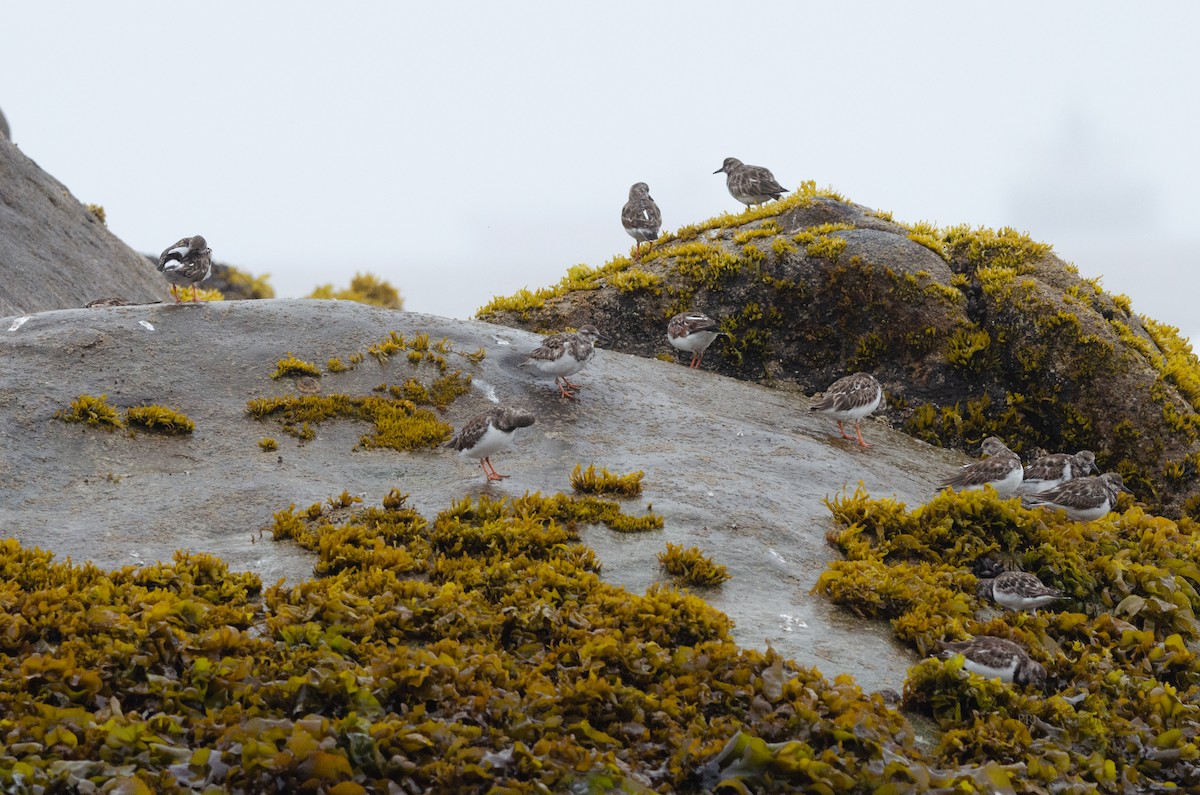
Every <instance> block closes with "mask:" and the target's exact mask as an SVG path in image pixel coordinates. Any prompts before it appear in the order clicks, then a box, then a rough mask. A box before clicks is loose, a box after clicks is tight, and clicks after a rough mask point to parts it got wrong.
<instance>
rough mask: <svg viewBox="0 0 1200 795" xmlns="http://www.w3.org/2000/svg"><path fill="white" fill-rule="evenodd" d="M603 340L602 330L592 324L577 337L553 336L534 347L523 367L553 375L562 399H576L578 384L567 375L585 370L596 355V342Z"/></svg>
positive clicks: (577, 334)
mask: <svg viewBox="0 0 1200 795" xmlns="http://www.w3.org/2000/svg"><path fill="white" fill-rule="evenodd" d="M603 339H605V337H604V335H603V334H601V333H600V330H599V329H597V328H596V327H595V326H593V325H592V324H590V323H588V324H587V325H585V326H583V327H582V328H580V329H579V331H576V332H575V333H574V334H569V333H564V334H552V335H550V336H549V337H546V339H544V340H542V344H541V345H539V346H538V347H537V348H534V350H533V351H532V352H531V353H530V354H529V358H528V359H526V360H525V361H523V362H521V364H520V366H521V367H532V368H534V369H535V370H537V371H538V372H541V373H545V374H546V375H552V376H554V382H555V383H556V384H558V389H559V391H560V392H561V393H562V396H563V397H565V398H572V399H573V398H574V397H575V390H576V389H579V384H573V383H571V382H570V381H569V380H567V376H569V375H575V373H578V372H579V371H580V370H582V369H583V366H584V365H585V364H587V363H588V361H590V360H591V358H592V355H593V354H594V353H595V352H596V349H595V345H596V341H597V340H603Z"/></svg>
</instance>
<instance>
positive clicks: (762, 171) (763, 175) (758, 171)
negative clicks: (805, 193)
mask: <svg viewBox="0 0 1200 795" xmlns="http://www.w3.org/2000/svg"><path fill="white" fill-rule="evenodd" d="M721 172H724V173H725V187H727V188H728V189H729V193H730V194H731V195H732V196H733V198H735V199H737V200H738V201H740V202H741V203H742V204H745V205H746V206H750V205H752V204H762V203H763V202H765V201H766V200H767V199H778V198H779V197H780V196H782V195H783V194H785V193H787V188H785V187H783V186H782V185H780V184H779V183H778V182H776V181H775V175H774V174H772V173H771V172H770V171H769V170H768V169H766V168H763V167H762V166H748V165H746V164H745V163H743V162H742V161H741V160H738V159H737V158H736V157H727V158H725V162H724V163H722V164H721V167H720V168H718V169H717V170H716V171H714V172H713V173H714V174H720V173H721Z"/></svg>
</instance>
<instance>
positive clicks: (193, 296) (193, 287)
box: [192, 284, 200, 304]
mask: <svg viewBox="0 0 1200 795" xmlns="http://www.w3.org/2000/svg"><path fill="white" fill-rule="evenodd" d="M199 302H200V299H199V298H197V297H196V285H194V284H193V285H192V303H193V304H196V303H199Z"/></svg>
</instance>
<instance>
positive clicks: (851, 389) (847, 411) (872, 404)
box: [809, 373, 883, 447]
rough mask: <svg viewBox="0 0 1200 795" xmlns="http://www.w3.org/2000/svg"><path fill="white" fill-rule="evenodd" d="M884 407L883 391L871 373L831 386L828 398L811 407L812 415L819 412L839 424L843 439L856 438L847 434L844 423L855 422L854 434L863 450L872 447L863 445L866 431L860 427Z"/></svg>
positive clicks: (849, 378) (841, 380) (846, 377)
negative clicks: (871, 414)
mask: <svg viewBox="0 0 1200 795" xmlns="http://www.w3.org/2000/svg"><path fill="white" fill-rule="evenodd" d="M882 405H883V387H882V386H880V385H879V382H878V381H877V380H875V376H873V375H871V374H869V373H855V374H854V375H848V376H845V377H843V378H839V379H838V380H836V381H834V382H833V383H832V384H830V385H829V388H828V389H826V390H825V394H824V396H823V397H822V398H821V399H820V400H818V401H817V402H816V403H814V404H812V405H811V406H809V411H819V412H821V413H822V414H828V415H829V416H830V417H833V418H834V419H835V420H837V426H838V430H839V431H840V432H841V434H842V438H843V439H853V438H854V437H853V436H851V435H849V434H848V433H846V429H845V428H844V427H842V423H843V422H849V421H850V420H854V432H855V434H857V435H858V443H859V445H861V446H862V447H870V446H871V445H869V444H867V443H866V442H864V441H863V438H862V428H861V427H859V424H860V423H861V422H862V420H863V418H864V417H866V416H867V415H868V414H870V413H871V412H873V411H875V410H876V409H878V408H879V407H880V406H882Z"/></svg>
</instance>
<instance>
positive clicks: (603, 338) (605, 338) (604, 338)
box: [596, 334, 612, 345]
mask: <svg viewBox="0 0 1200 795" xmlns="http://www.w3.org/2000/svg"><path fill="white" fill-rule="evenodd" d="M596 342H602V343H604V344H605V345H607V344H608V343H610V342H612V337H608V336H605V335H604V334H600V335H597V337H596Z"/></svg>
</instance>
